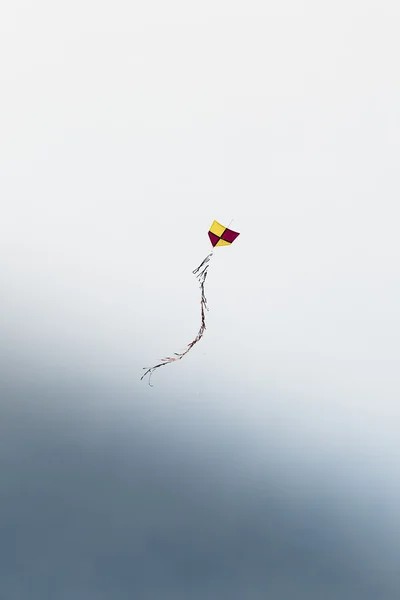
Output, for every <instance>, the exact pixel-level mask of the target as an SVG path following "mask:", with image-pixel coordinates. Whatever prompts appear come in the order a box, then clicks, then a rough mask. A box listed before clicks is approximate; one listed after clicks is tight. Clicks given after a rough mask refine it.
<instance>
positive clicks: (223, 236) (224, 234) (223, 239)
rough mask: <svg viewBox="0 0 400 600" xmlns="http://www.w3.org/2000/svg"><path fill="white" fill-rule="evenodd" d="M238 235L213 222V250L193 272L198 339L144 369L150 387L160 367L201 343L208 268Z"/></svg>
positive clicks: (211, 235)
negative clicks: (218, 251) (197, 289)
mask: <svg viewBox="0 0 400 600" xmlns="http://www.w3.org/2000/svg"><path fill="white" fill-rule="evenodd" d="M238 235H240V234H239V233H238V232H237V231H233V230H232V229H229V228H228V227H224V226H223V225H221V223H218V221H213V224H212V225H211V227H210V230H209V232H208V237H209V238H210V242H211V245H212V247H213V249H212V250H211V252H210V253H209V254H208V255H207V256H206V257H205V259H204V260H203V261H202V262H201V263H200V265H199V266H198V267H197V268H196V269H195V270H194V271H193V275H195V276H196V278H197V280H198V282H199V285H200V291H201V296H200V315H201V324H200V329H199V331H198V333H197V335H196V337H195V338H194V339H193V340H192V341H191V342H190V343H189V344H188V345H187V346H186V348H185V349H184V350H182V351H181V352H174V354H173V356H166V357H165V358H163V359H161V361H160V362H159V363H158V364H157V365H154V366H153V367H143V368H144V370H145V373H144V374H143V375H142V377H141V378H140V379H141V380H143V379H144V378H145V377H146V375H149V385H150V386H151V387H153V386H152V385H151V377H152V375H153V373H154V371H155V370H156V369H159V368H160V367H165V365H168V364H170V363H172V362H175V361H176V360H182V358H183V357H184V356H186V354H187V353H188V352H190V350H191V349H192V348H193V346H194V345H195V344H197V342H199V341H200V340H201V338H202V337H203V335H204V332H205V330H206V311H208V310H209V309H208V305H207V298H206V293H205V285H206V279H207V275H208V268H209V266H210V261H211V259H212V257H213V254H214V248H219V247H220V246H230V245H231V244H232V243H233V242H234V241H235V240H236V238H237V237H238Z"/></svg>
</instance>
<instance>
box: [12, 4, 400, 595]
mask: <svg viewBox="0 0 400 600" xmlns="http://www.w3.org/2000/svg"><path fill="white" fill-rule="evenodd" d="M0 11H1V12H0V57H1V58H0V87H1V93H0V202H1V205H2V214H1V219H0V309H1V310H0V334H1V343H0V357H1V373H2V380H3V384H2V390H3V391H2V396H3V397H4V401H6V399H7V398H9V397H10V395H11V391H10V390H12V393H13V394H14V396H13V397H18V399H19V402H25V401H26V399H27V398H28V397H29V390H30V386H32V389H34V390H36V391H35V392H32V394H33V396H34V397H35V398H36V397H40V394H41V392H39V391H37V390H39V389H40V390H45V391H46V394H50V395H51V390H54V393H53V398H52V401H51V405H52V406H53V407H55V409H57V410H60V411H62V410H65V404H67V405H68V406H70V410H71V411H74V410H76V411H78V414H81V416H82V418H83V415H84V414H86V416H87V415H88V414H89V416H87V417H86V418H87V419H88V420H89V422H90V421H91V420H92V419H93V415H94V413H96V414H97V412H98V414H99V415H107V414H110V411H111V412H112V411H113V410H116V411H117V414H118V415H119V416H118V418H120V419H121V422H122V421H124V420H126V419H128V422H129V423H132V427H133V424H134V423H135V422H136V420H137V418H139V415H142V414H143V410H145V409H144V406H146V405H147V403H152V405H153V406H154V407H155V412H154V413H152V414H151V416H148V417H147V421H146V423H147V424H146V428H145V430H146V432H147V433H148V434H149V436H150V437H149V439H152V437H151V435H150V433H149V432H151V431H153V428H156V429H157V427H158V426H161V425H160V423H164V420H165V419H167V418H169V419H172V420H173V423H174V424H173V425H171V431H172V432H173V433H171V439H174V437H176V436H177V437H178V438H179V439H181V438H182V444H184V445H185V444H186V451H188V450H189V448H190V447H191V445H192V444H193V443H194V442H193V440H192V439H191V436H192V435H195V434H194V431H195V430H196V431H197V416H198V415H197V412H196V411H198V410H204V415H205V414H207V415H209V426H210V427H214V429H215V431H216V432H217V435H219V436H220V437H221V439H222V437H223V433H224V430H225V429H227V430H229V431H231V436H232V439H233V440H235V439H236V441H237V448H238V454H240V453H241V452H240V450H239V449H240V448H242V446H241V443H240V440H244V439H245V440H246V448H247V450H246V457H247V458H246V469H248V470H249V472H251V471H252V469H253V470H254V472H257V473H260V470H261V472H262V469H263V465H267V464H268V457H269V453H270V450H271V446H270V444H272V446H273V448H274V454H273V456H274V457H275V458H274V460H275V461H276V465H281V461H283V463H284V464H285V465H286V467H285V468H287V472H288V473H291V477H292V478H293V481H294V482H296V481H297V479H296V477H297V473H298V464H297V462H296V461H297V460H300V462H301V461H303V462H301V464H303V465H308V466H307V468H308V469H311V470H312V469H314V468H315V469H316V473H317V472H318V473H321V472H324V471H327V472H328V474H329V473H331V474H332V481H336V479H335V477H336V475H335V477H334V475H333V474H334V473H341V474H342V477H343V480H342V483H341V484H340V485H339V488H340V489H342V490H344V492H343V494H344V495H343V502H345V498H346V493H345V492H346V490H347V491H349V490H350V488H351V487H352V486H351V482H353V488H352V489H353V492H354V497H357V493H358V495H359V496H360V498H361V497H364V498H366V500H365V501H366V502H367V503H368V498H370V499H371V502H372V499H373V498H375V499H376V501H377V503H378V505H379V507H380V509H379V510H381V512H380V518H381V523H380V524H381V525H382V527H383V520H385V527H387V531H389V529H392V531H398V528H399V525H400V515H399V511H398V508H397V507H398V506H399V495H400V494H399V492H400V482H399V468H398V467H399V458H400V456H399V455H400V452H399V450H400V447H399V441H398V440H399V439H400V435H399V434H400V432H399V425H398V423H399V409H398V398H399V397H400V376H399V369H398V363H399V358H400V357H399V343H398V340H399V334H400V321H399V316H398V307H399V301H400V281H399V276H398V264H399V259H400V243H399V239H398V219H399V208H398V198H399V183H398V175H397V169H398V159H399V146H398V140H399V132H400V124H399V116H400V114H399V106H400V86H399V83H400V81H399V76H398V56H399V54H400V42H399V38H398V31H399V25H400V23H399V17H400V8H399V6H398V4H397V3H396V2H380V3H378V2H358V1H354V0H350V1H347V2H336V3H335V4H334V5H332V6H328V5H327V4H324V3H322V4H321V3H317V2H311V1H310V0H307V1H306V2H303V3H298V2H294V1H293V2H288V1H286V2H279V3H265V2H255V1H250V2H246V3H244V2H229V3H228V2H225V1H221V0H214V1H213V2H208V1H207V2H202V3H201V4H199V5H198V6H196V5H193V4H191V3H187V2H177V1H173V2H168V3H167V4H166V3H162V2H146V3H144V2H143V3H129V2H114V3H112V4H111V3H106V2H100V3H99V2H97V3H94V2H92V1H79V2H69V3H68V5H67V4H66V5H65V6H61V5H58V4H57V5H56V4H54V3H51V2H45V1H43V0H39V2H35V3H32V2H29V1H28V0H26V1H17V2H5V3H3V5H2V7H1V9H0ZM213 219H217V220H219V221H221V222H223V223H229V221H230V220H231V219H234V221H233V224H232V226H233V227H234V228H235V229H237V230H238V231H240V232H241V236H240V238H238V240H237V241H236V242H235V244H234V245H233V246H232V247H230V248H221V249H220V250H219V251H218V252H216V254H215V257H214V262H213V265H212V269H211V270H210V276H209V280H208V300H209V306H210V313H209V315H208V329H207V332H206V335H205V337H204V339H203V340H202V341H201V344H199V345H198V346H197V347H196V348H195V349H194V350H193V352H192V353H191V354H190V355H188V356H187V357H186V358H185V359H184V360H183V361H182V362H180V363H179V364H176V365H171V366H170V367H166V368H165V369H162V370H161V371H159V372H158V373H156V374H155V375H154V380H153V382H154V384H155V387H154V388H153V389H150V388H149V387H148V386H146V385H144V384H143V383H141V382H140V381H139V377H140V375H141V372H142V367H144V366H150V365H151V364H153V363H154V361H156V360H157V359H158V358H160V357H162V356H164V355H165V354H168V353H170V352H174V351H178V350H180V349H181V348H182V347H184V346H185V344H186V343H187V342H188V341H190V340H191V339H192V338H193V335H194V334H195V333H196V331H197V328H198V325H199V314H198V312H199V305H198V299H199V298H198V289H197V286H196V281H195V279H194V278H193V275H192V273H191V271H192V269H193V268H195V267H196V266H197V265H198V264H199V263H200V261H201V260H202V259H203V258H204V256H205V255H206V253H207V252H208V250H209V242H208V238H207V230H208V227H209V225H210V224H211V222H212V220H213ZM80 381H89V382H90V385H89V384H87V385H89V388H90V389H91V390H92V392H91V394H92V396H91V399H90V400H89V397H88V395H87V393H86V392H85V391H84V390H80V391H77V390H73V391H71V390H70V388H69V387H68V386H69V385H70V384H71V382H78V383H79V382H80ZM78 383H77V384H78ZM62 390H64V392H63V391H62ZM93 390H97V395H96V393H95V392H94V391H93ZM0 391H1V390H0ZM186 404H188V405H189V407H191V408H193V413H192V412H190V410H189V409H186ZM33 406H34V407H35V411H37V415H36V416H37V417H38V418H39V414H40V413H43V414H45V413H46V411H47V410H48V406H47V405H46V404H44V405H40V407H39V404H37V403H36V402H35V403H34V404H33ZM132 406H133V407H134V408H132ZM161 407H162V408H161ZM199 407H202V408H201V409H200V408H199ZM136 409H137V412H135V410H136ZM182 410H188V413H187V415H186V417H187V420H188V422H187V423H186V427H185V428H183V427H182V426H181V425H180V415H181V414H182ZM79 411H81V412H79ZM85 411H89V412H88V413H87V412H85ZM126 411H127V412H126ZM158 411H162V412H161V413H159V412H158ZM11 412H12V411H11ZM67 412H68V410H67ZM60 414H61V413H60ZM167 415H168V416H167ZM99 418H100V417H99ZM204 418H205V416H204ZM201 423H203V421H201ZM157 424H158V425H157ZM57 427H58V425H57ZM57 427H55V430H57ZM204 427H206V425H204ZM49 428H50V429H51V427H50V426H49ZM147 428H149V429H147ZM168 428H169V425H168V426H167V429H168ZM47 431H48V429H46V432H47ZM200 431H201V428H200ZM114 433H115V432H114ZM43 435H44V434H43ZM110 435H111V434H110ZM197 435H199V436H200V435H201V434H200V433H198V434H197ZM39 437H40V436H39ZM44 437H45V436H44ZM199 444H200V443H199ZM204 444H205V442H204ZM232 444H233V446H234V445H235V444H234V442H232ZM200 445H201V444H200ZM204 451H206V448H204ZM66 452H67V454H68V451H67V450H66ZM232 452H233V450H232ZM68 456H69V455H68ZM39 462H40V461H39ZM11 465H12V462H10V463H7V469H8V468H9V469H12V466H11ZM265 468H266V467H265ZM276 468H278V467H277V466H276ZM304 468H305V467H304ZM18 469H22V467H21V465H20V463H18V465H17V466H16V470H18ZM301 470H302V469H301V468H300V472H301ZM16 476H17V475H16ZM319 476H320V475H317V474H315V477H316V478H317V479H318V477H319ZM260 477H261V479H262V476H261V475H260ZM21 478H23V473H22V470H21ZM288 478H289V479H290V477H289V475H288ZM328 479H329V478H328ZM324 485H325V484H322V483H321V484H320V487H321V489H322V487H324ZM353 492H352V493H353ZM321 493H322V492H321ZM349 493H350V492H349ZM376 494H377V495H378V498H377V497H376ZM352 497H353V496H352ZM383 528H384V527H383ZM361 529H362V527H361V526H360V531H361ZM385 531H386V529H385ZM383 537H384V536H383ZM384 545H385V542H384V541H382V547H383V546H384ZM389 545H390V544H389V542H387V547H388V548H389ZM380 547H381V546H380ZM332 593H333V596H332V597H333V598H336V596H335V595H334V592H332ZM59 597H60V598H62V600H63V597H62V596H61V595H59ZM277 597H278V598H279V596H277ZM325 597H326V598H328V596H327V594H326V595H325ZM338 597H340V598H341V600H342V598H343V595H342V596H340V595H339V596H338ZM364 597H365V596H364ZM389 597H390V596H389ZM53 598H54V596H53ZM67 598H68V596H67ZM121 598H123V596H121ZM353 598H354V596H352V599H353ZM382 598H383V596H382Z"/></svg>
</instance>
